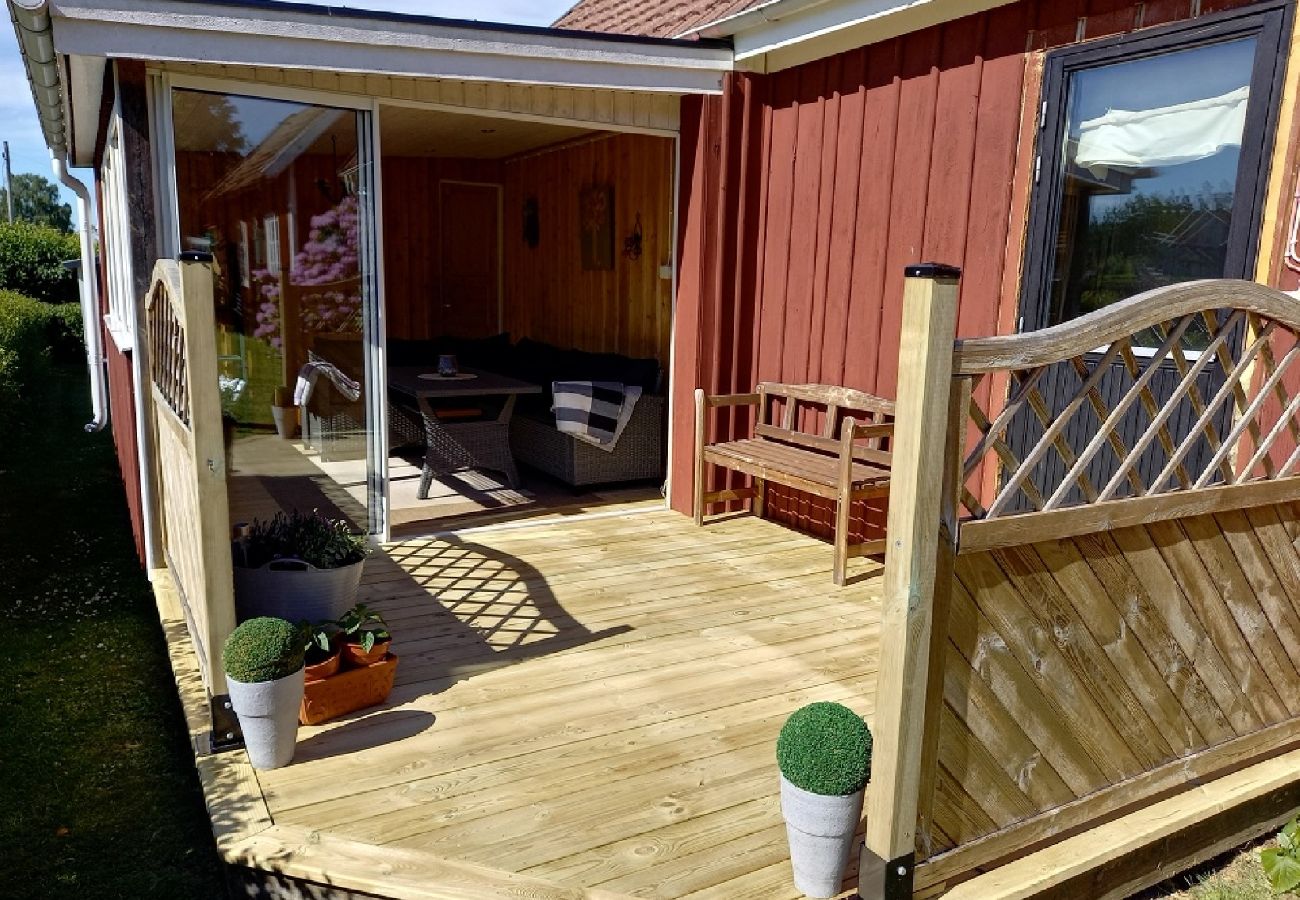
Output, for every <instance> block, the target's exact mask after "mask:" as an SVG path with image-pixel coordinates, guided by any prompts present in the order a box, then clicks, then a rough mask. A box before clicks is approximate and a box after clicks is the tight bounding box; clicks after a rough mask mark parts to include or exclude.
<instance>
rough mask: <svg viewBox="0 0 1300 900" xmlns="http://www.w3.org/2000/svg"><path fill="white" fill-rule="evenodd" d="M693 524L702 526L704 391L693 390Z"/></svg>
mask: <svg viewBox="0 0 1300 900" xmlns="http://www.w3.org/2000/svg"><path fill="white" fill-rule="evenodd" d="M692 511H693V512H694V513H695V524H696V525H703V524H704V391H703V390H701V389H700V388H696V389H695V502H694V504H693V509H692Z"/></svg>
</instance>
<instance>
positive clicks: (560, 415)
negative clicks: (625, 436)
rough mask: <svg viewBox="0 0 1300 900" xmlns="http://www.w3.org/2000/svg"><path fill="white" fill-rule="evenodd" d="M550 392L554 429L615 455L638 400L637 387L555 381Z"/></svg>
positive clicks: (638, 391) (600, 382) (613, 383)
mask: <svg viewBox="0 0 1300 900" xmlns="http://www.w3.org/2000/svg"><path fill="white" fill-rule="evenodd" d="M551 390H552V392H553V393H554V395H555V403H554V406H553V409H554V410H555V427H556V428H557V429H558V430H559V431H560V432H561V433H563V434H571V435H573V436H574V437H575V438H577V439H578V440H580V441H586V442H587V443H589V444H592V445H593V446H596V447H599V448H600V449H601V450H605V451H606V452H609V453H612V452H614V447H615V445H616V444H618V438H619V435H621V434H622V433H623V429H624V428H625V427H627V423H628V421H629V420H630V419H631V418H632V410H633V409H635V408H636V402H637V400H639V399H640V397H641V388H639V387H637V386H636V385H624V384H618V383H616V382H612V381H557V382H555V383H554V384H552V385H551Z"/></svg>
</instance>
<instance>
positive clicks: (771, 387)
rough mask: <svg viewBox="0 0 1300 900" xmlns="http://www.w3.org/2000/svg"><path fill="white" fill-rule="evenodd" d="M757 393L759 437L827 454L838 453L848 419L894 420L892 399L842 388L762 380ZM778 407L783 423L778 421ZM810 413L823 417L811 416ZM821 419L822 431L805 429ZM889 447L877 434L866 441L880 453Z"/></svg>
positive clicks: (875, 422)
mask: <svg viewBox="0 0 1300 900" xmlns="http://www.w3.org/2000/svg"><path fill="white" fill-rule="evenodd" d="M756 393H757V394H758V422H757V424H756V426H755V429H754V433H755V435H756V436H758V437H763V438H770V439H773V440H778V441H782V442H785V443H790V444H798V445H800V446H805V447H808V448H810V449H815V450H820V451H823V452H831V453H834V452H838V441H839V436H840V425H841V423H842V422H843V421H844V419H845V418H846V417H849V416H851V417H852V418H853V419H854V420H856V421H857V423H858V424H860V425H861V424H873V425H890V424H893V421H894V402H893V401H892V400H886V399H884V398H883V397H877V396H875V395H874V394H868V393H866V392H865V391H858V390H854V389H853V388H846V387H841V386H839V385H834V384H784V383H782V382H778V381H762V382H759V384H758V388H757V391H756ZM778 406H779V417H780V421H776V414H777V412H778V410H777V409H775V407H778ZM810 411H815V412H816V413H819V414H820V415H817V414H813V415H809V414H808V413H809V412H810ZM818 419H820V427H819V428H815V429H812V430H809V429H805V428H803V427H801V423H803V422H812V423H815V422H817V421H818ZM888 445H889V438H888V437H887V436H884V435H873V436H870V437H868V438H866V439H865V440H864V441H863V446H865V447H868V448H871V449H876V450H885V449H888Z"/></svg>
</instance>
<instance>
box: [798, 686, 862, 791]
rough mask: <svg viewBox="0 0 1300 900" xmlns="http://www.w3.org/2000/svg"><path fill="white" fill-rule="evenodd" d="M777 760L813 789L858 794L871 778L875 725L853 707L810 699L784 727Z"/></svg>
mask: <svg viewBox="0 0 1300 900" xmlns="http://www.w3.org/2000/svg"><path fill="white" fill-rule="evenodd" d="M776 764H777V765H778V766H779V767H780V769H781V774H782V775H784V776H785V777H786V779H787V780H788V781H790V782H791V783H792V784H793V785H795V786H796V787H800V788H803V789H804V790H805V791H808V792H810V793H813V794H821V795H823V796H827V797H843V796H845V795H846V794H855V793H857V792H858V791H860V790H861V789H862V788H863V787H864V786H865V785H866V783H867V782H868V781H870V780H871V729H869V728H868V727H867V723H866V722H864V721H862V717H861V716H859V715H858V714H857V713H855V712H854V711H853V710H851V709H849V708H848V707H847V706H843V705H842V704H839V703H810V704H808V705H807V706H805V707H803V708H801V709H798V710H795V712H794V713H793V714H791V716H790V718H788V719H786V720H785V725H783V726H782V727H781V734H780V736H779V737H778V738H777V739H776Z"/></svg>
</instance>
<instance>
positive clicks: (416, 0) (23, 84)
mask: <svg viewBox="0 0 1300 900" xmlns="http://www.w3.org/2000/svg"><path fill="white" fill-rule="evenodd" d="M321 5H324V6H335V7H344V6H347V7H352V8H354V9H377V10H387V11H389V12H399V13H411V14H414V15H424V16H445V17H447V18H460V19H468V18H473V19H478V20H480V21H484V22H510V23H514V24H519V25H549V24H550V23H551V22H553V21H555V19H556V18H558V17H559V16H560V14H561V13H563V12H564V11H565V10H567V9H568V8H569V7H570V6H571V5H572V2H571V0H480V2H478V3H477V4H474V5H473V7H472V8H467V4H466V3H464V2H463V0H348V2H345V3H328V2H327V3H322V4H321ZM0 140H5V141H8V142H9V151H10V154H11V158H12V160H13V170H14V172H37V173H40V174H41V175H45V176H46V177H50V154H49V151H48V150H47V149H46V147H45V139H44V137H43V136H42V135H41V129H40V125H39V124H38V122H37V119H36V109H35V106H34V105H33V103H32V93H31V89H30V88H29V86H28V84H27V76H26V75H25V74H24V71H23V65H22V59H21V57H20V55H19V53H18V42H17V40H16V39H15V37H14V32H13V29H12V28H11V27H9V26H8V24H7V23H5V22H3V21H2V20H0ZM79 174H81V173H79ZM61 190H62V193H63V199H64V200H66V201H67V202H69V203H72V204H73V209H74V210H75V209H76V204H75V202H74V198H73V195H72V192H71V191H68V190H67V189H66V188H62V187H61Z"/></svg>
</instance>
